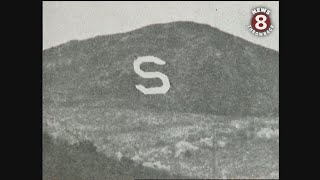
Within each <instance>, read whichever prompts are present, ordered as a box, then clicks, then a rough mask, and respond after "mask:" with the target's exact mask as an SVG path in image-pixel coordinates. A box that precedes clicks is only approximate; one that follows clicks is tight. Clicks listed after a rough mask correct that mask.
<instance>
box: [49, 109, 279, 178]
mask: <svg viewBox="0 0 320 180" xmlns="http://www.w3.org/2000/svg"><path fill="white" fill-rule="evenodd" d="M44 129H45V131H46V132H49V133H50V134H52V135H54V136H56V137H59V138H62V137H63V138H65V139H66V140H68V141H69V142H71V143H75V142H79V141H83V140H89V141H90V142H92V143H93V144H94V145H95V146H96V147H97V151H98V152H101V153H104V154H106V155H108V156H111V157H116V156H117V154H119V153H121V154H122V155H123V156H124V157H127V158H129V159H131V158H133V159H134V160H135V161H136V163H138V164H143V165H145V166H153V167H154V168H155V169H163V170H166V171H167V172H170V173H174V174H182V175H184V176H189V177H200V178H223V177H225V178H235V177H237V178H277V177H278V173H279V172H278V170H279V138H278V137H279V127H278V118H273V119H270V118H251V117H247V118H235V117H226V116H213V115H197V114H190V113H180V114H174V113H171V114H168V113H167V114H164V113H157V112H150V111H149V112H143V111H131V110H121V109H105V108H103V106H101V107H85V106H77V107H59V108H54V107H53V106H51V107H46V108H45V110H44ZM179 143H182V144H183V143H187V144H188V145H190V146H193V147H196V148H197V149H196V150H193V149H192V148H188V147H187V148H185V147H181V146H180V147H179ZM179 153H180V154H179ZM89 159H90V158H89ZM98 166H99V167H100V166H101V165H98ZM146 177H148V175H147V176H146Z"/></svg>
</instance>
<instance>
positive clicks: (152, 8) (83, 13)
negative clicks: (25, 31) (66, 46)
mask: <svg viewBox="0 0 320 180" xmlns="http://www.w3.org/2000/svg"><path fill="white" fill-rule="evenodd" d="M256 7H265V8H268V9H270V10H271V13H270V19H271V24H272V25H273V26H274V29H273V31H272V32H271V33H270V34H269V35H267V36H264V37H257V36H255V35H253V34H251V33H250V32H249V29H248V25H249V24H250V21H251V18H252V13H251V10H252V9H253V8H256ZM174 21H194V22H198V23H203V24H209V25H211V26H212V27H216V28H218V29H220V30H222V31H225V32H228V33H231V34H233V35H236V36H239V37H241V38H243V39H246V40H248V41H250V42H253V43H255V44H259V45H262V46H264V47H268V48H271V49H274V50H277V51H279V2H278V1H242V2H239V1H225V2H223V1H220V2H219V1H217V2H213V1H211V2H209V1H185V2H182V1H181V2H179V1H170V2H167V1H163V2H159V1H158V2H157V1H152V2H151V1H150V2H147V1H140V2H138V1H136V2H132V1H128V2H125V1H121V2H119V1H114V2H112V1H108V2H98V1H92V2H89V1H61V2H58V1H50V2H49V1H44V2H43V34H42V35H43V49H47V48H50V47H53V46H57V45H59V44H62V43H65V42H68V41H70V40H75V39H77V40H82V39H87V38H91V37H95V36H98V35H107V34H115V33H122V32H128V31H131V30H134V29H138V28H141V27H143V26H147V25H150V24H155V23H166V22H174Z"/></svg>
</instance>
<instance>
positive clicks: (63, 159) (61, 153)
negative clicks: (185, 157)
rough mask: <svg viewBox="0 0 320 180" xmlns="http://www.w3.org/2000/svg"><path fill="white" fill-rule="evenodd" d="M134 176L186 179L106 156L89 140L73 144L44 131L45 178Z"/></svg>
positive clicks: (73, 179)
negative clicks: (54, 137)
mask: <svg viewBox="0 0 320 180" xmlns="http://www.w3.org/2000/svg"><path fill="white" fill-rule="evenodd" d="M134 178H182V176H177V175H171V174H169V173H168V172H165V171H161V170H156V169H153V168H148V167H143V166H142V165H139V164H136V163H135V162H133V161H132V160H131V159H129V158H122V159H121V160H120V161H119V160H118V159H116V158H112V157H106V156H105V155H103V154H101V153H99V152H97V151H96V147H95V146H94V145H93V144H92V143H91V142H89V141H83V142H80V143H79V144H75V145H70V144H68V143H67V142H65V141H63V140H60V139H53V138H52V137H50V136H49V135H48V134H46V133H44V134H43V179H45V180H56V179H60V180H82V179H83V180H88V179H95V180H108V179H110V180H111V179H114V180H116V179H119V180H120V179H121V180H133V179H134Z"/></svg>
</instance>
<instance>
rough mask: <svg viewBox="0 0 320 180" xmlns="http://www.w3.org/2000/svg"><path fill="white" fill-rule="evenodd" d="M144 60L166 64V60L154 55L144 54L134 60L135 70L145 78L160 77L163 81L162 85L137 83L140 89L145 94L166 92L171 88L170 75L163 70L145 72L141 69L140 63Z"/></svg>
mask: <svg viewBox="0 0 320 180" xmlns="http://www.w3.org/2000/svg"><path fill="white" fill-rule="evenodd" d="M144 62H153V63H155V64H158V65H164V64H166V62H165V61H163V60H161V59H159V58H156V57H154V56H143V57H138V58H137V59H136V60H135V61H134V62H133V67H134V71H135V72H136V73H137V74H138V75H140V76H141V77H143V78H160V79H161V81H162V84H163V85H162V86H161V87H152V88H146V87H144V86H143V85H136V88H137V89H138V90H140V91H141V92H142V93H143V94H165V93H167V91H168V90H169V89H170V82H169V78H168V76H166V75H165V74H162V73H161V72H144V71H142V70H141V69H140V65H141V64H142V63H144Z"/></svg>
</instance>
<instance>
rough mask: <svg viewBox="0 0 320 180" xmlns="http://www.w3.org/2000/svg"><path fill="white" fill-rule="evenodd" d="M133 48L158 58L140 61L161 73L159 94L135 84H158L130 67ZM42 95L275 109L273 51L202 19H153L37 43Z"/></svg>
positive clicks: (194, 108)
mask: <svg viewBox="0 0 320 180" xmlns="http://www.w3.org/2000/svg"><path fill="white" fill-rule="evenodd" d="M139 56H155V57H158V58H160V59H162V60H164V61H166V65H164V66H160V65H154V64H147V63H146V64H144V65H142V66H141V68H142V69H143V70H144V71H160V72H162V73H164V74H166V75H167V76H168V77H169V80H170V83H171V88H170V90H169V91H168V92H167V93H166V94H165V95H161V94H160V95H144V94H143V93H141V92H140V91H138V90H137V89H136V88H135V85H137V84H143V85H145V86H146V87H154V86H161V81H160V80H159V79H143V78H141V77H140V76H139V75H137V74H136V73H135V72H134V69H133V61H134V60H135V59H136V58H137V57H139ZM43 98H44V102H48V103H52V102H53V101H54V100H55V101H56V102H57V101H58V100H59V99H60V100H61V101H62V102H63V103H65V104H72V103H76V102H86V104H92V103H93V104H94V103H96V102H100V101H103V102H104V105H106V106H108V107H117V108H125V109H145V110H151V111H175V112H191V113H204V114H217V115H239V116H247V115H254V116H270V115H271V116H277V115H278V111H279V53H278V52H276V51H274V50H271V49H268V48H264V47H261V46H258V45H255V44H253V43H250V42H248V41H245V40H243V39H241V38H239V37H236V36H233V35H231V34H228V33H225V32H222V31H220V30H218V29H216V28H213V27H211V26H209V25H203V24H197V23H193V22H173V23H167V24H155V25H150V26H146V27H143V28H140V29H137V30H134V31H131V32H127V33H121V34H114V35H105V36H97V37H94V38H90V39H87V40H81V41H70V42H68V43H65V44H62V45H59V46H57V47H53V48H50V49H47V50H44V51H43Z"/></svg>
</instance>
